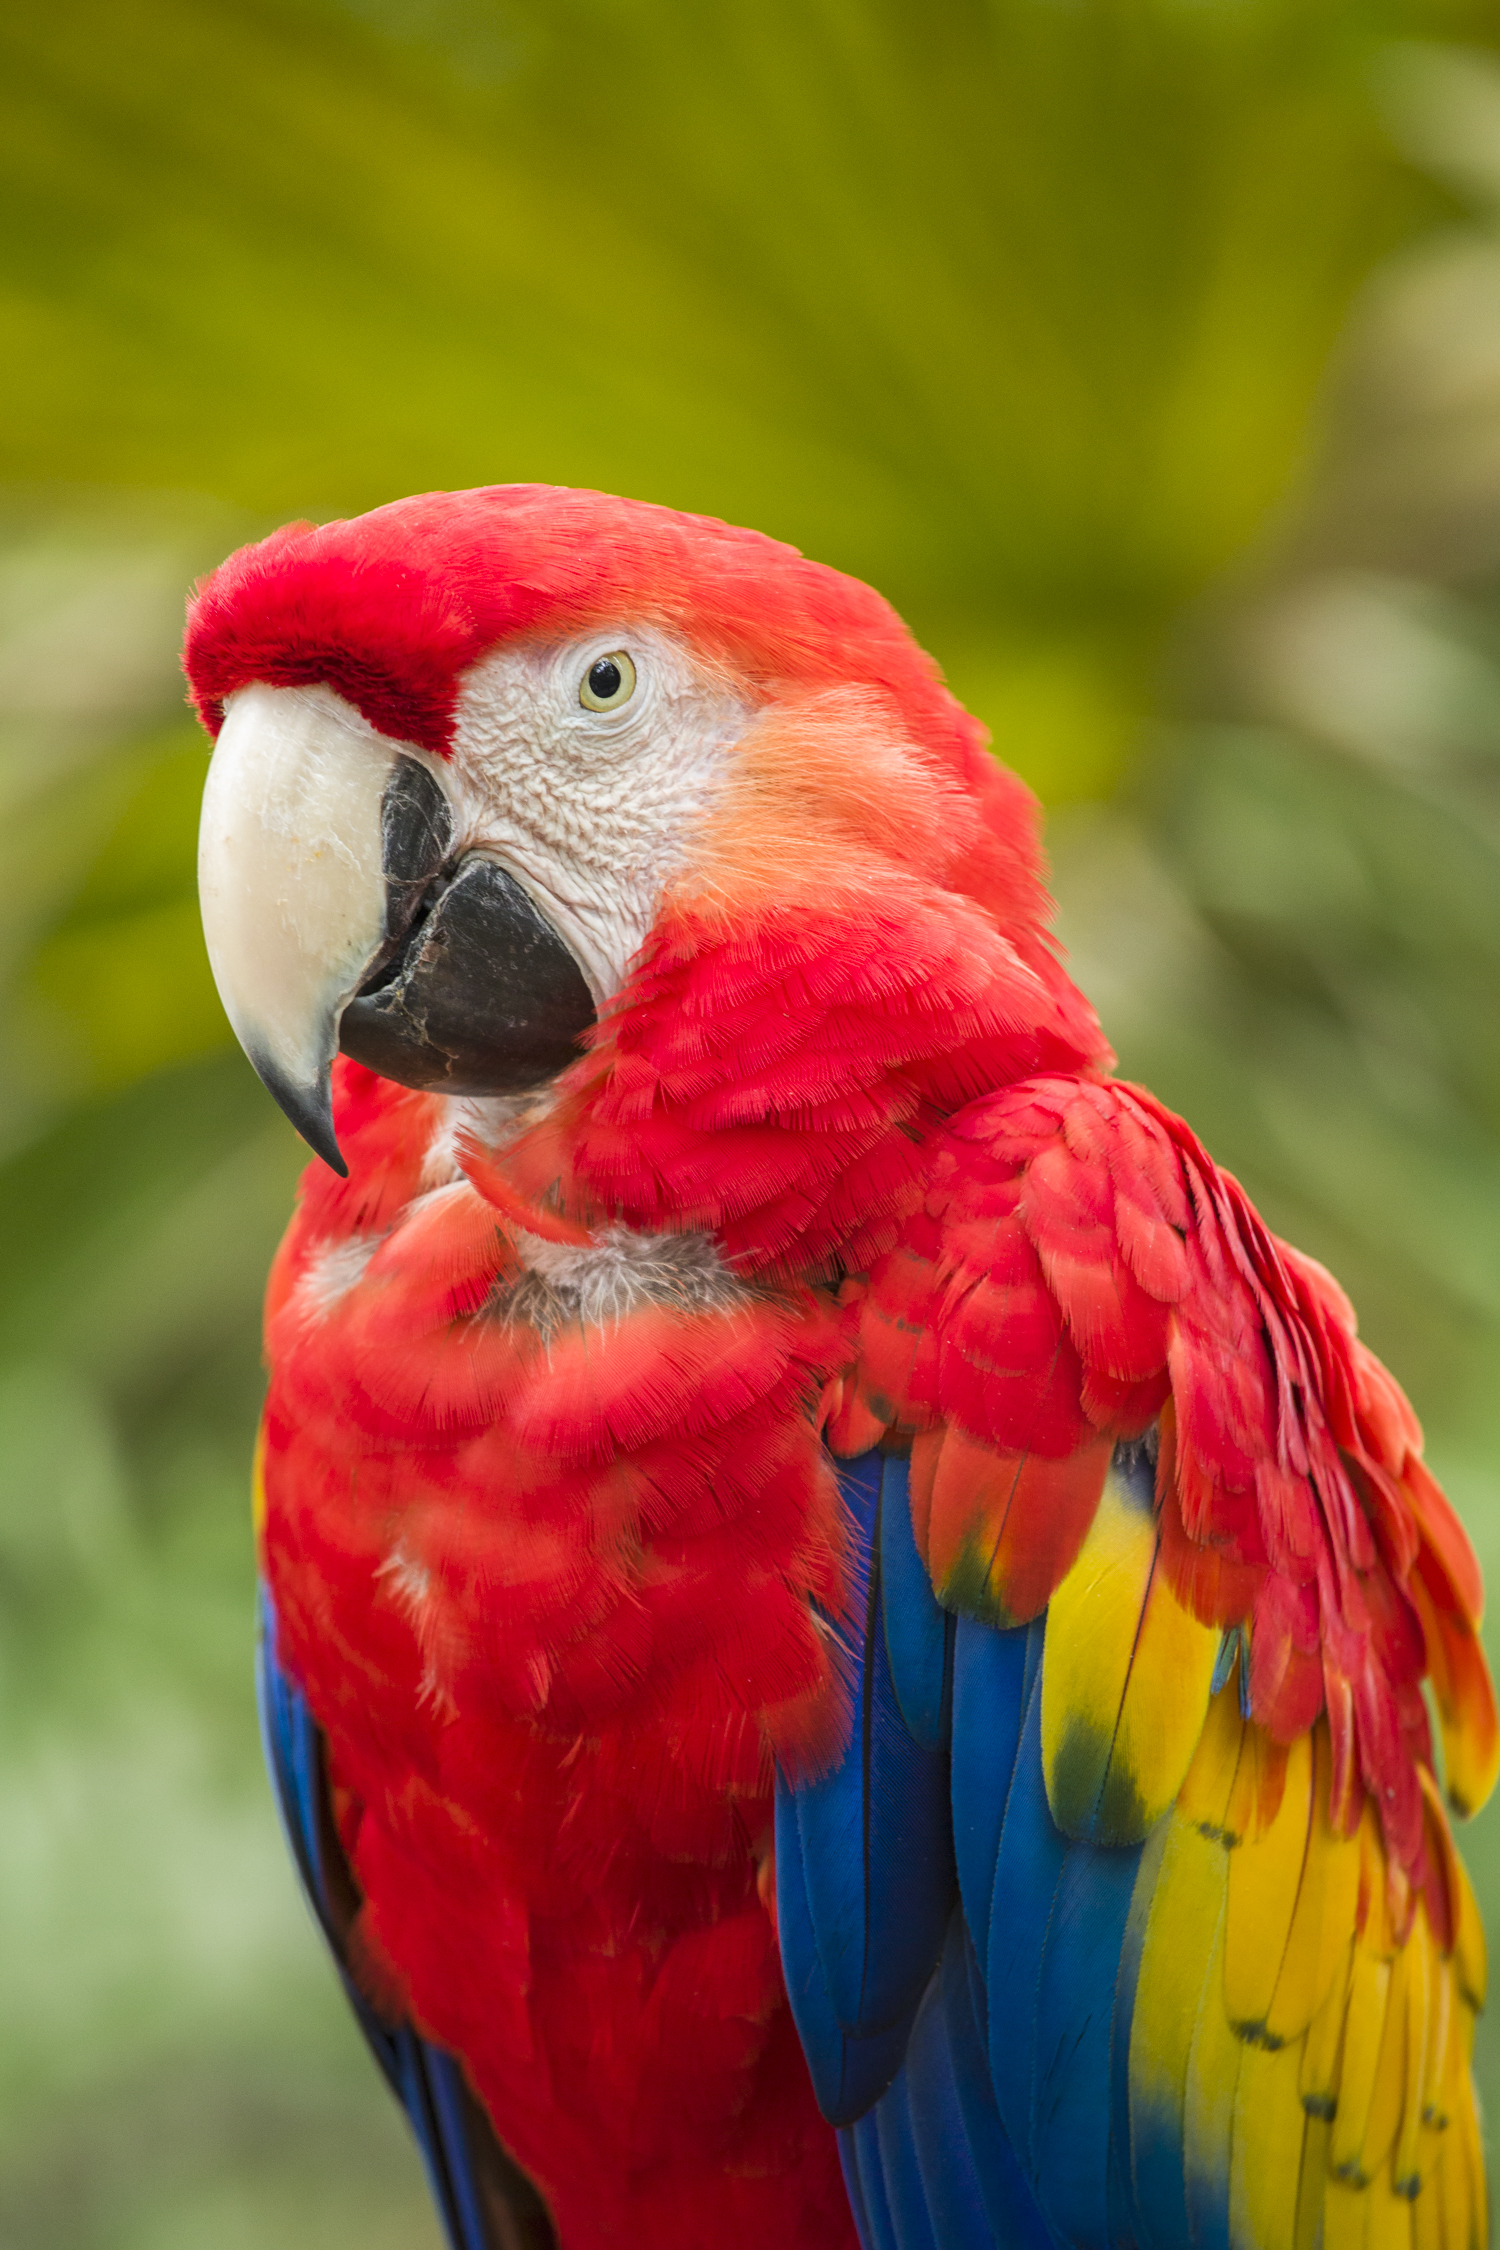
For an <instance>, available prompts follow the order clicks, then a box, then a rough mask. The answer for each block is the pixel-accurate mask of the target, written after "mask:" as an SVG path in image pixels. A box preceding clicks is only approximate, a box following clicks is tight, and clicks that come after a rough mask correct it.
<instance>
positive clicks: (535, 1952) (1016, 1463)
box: [187, 487, 1500, 2250]
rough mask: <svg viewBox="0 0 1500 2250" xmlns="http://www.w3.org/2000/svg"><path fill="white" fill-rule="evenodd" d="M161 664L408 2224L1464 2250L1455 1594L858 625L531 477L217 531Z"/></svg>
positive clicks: (1183, 1135)
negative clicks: (261, 1146) (181, 766)
mask: <svg viewBox="0 0 1500 2250" xmlns="http://www.w3.org/2000/svg"><path fill="white" fill-rule="evenodd" d="M187 668H188V672H189V676H190V679H191V683H192V688H193V692H194V695H195V697H196V700H197V704H198V708H199V710H200V712H201V713H202V716H203V719H204V722H205V724H206V725H207V727H208V728H209V730H210V732H211V733H213V734H214V735H215V736H216V737H217V747H216V749H215V752H214V756H213V762H212V766H211V769H210V773H209V778H208V784H207V790H206V794H205V801H204V814H203V836H202V856H201V881H202V894H203V905H204V918H205V924H206V929H207V934H208V941H209V947H210V953H211V956H212V960H213V964H214V969H215V973H216V976H217V978H218V981H219V987H220V991H221V992H222V994H223V997H224V1000H225V1003H226V1006H227V1008H228V1011H229V1014H230V1017H231V1019H232V1021H233V1023H234V1026H235V1029H236V1032H237V1033H238V1036H239V1038H240V1039H241V1041H242V1042H243V1044H244V1046H245V1048H246V1051H247V1052H248V1054H249V1056H250V1058H251V1060H252V1061H253V1062H254V1064H255V1067H256V1068H257V1070H258V1071H259V1072H260V1074H261V1076H262V1077H263V1078H264V1080H265V1081H266V1083H267V1085H268V1086H269V1087H270V1089H271V1091H272V1092H273V1093H274V1094H275V1096H276V1097H277V1099H278V1100H279V1101H280V1102H281V1104H282V1105H283V1107H284V1108H285V1109H286V1110H287V1112H288V1113H289V1115H290V1116H291V1117H292V1118H293V1120H294V1122H295V1123H296V1124H297V1125H298V1126H299V1128H300V1129H301V1131H302V1133H303V1134H304V1136H305V1137H306V1139H307V1140H308V1141H309V1142H310V1144H311V1145H312V1147H313V1148H314V1149H315V1150H316V1151H317V1152H318V1156H319V1158H320V1159H321V1161H320V1162H317V1163H314V1164H313V1165H312V1166H311V1167H310V1169H309V1170H308V1172H307V1174H306V1177H305V1179H304V1181H303V1186H302V1191H301V1197H300V1201H299V1204H298V1208H297V1212H296V1216H295V1217H294V1219H293V1221H292V1225H291V1229H290V1232H289V1233H288V1235H287V1238H286V1241H285V1243H284V1244H283V1247H282V1249H281V1252H280V1254H279V1256H278V1258H277V1261H276V1265H275V1268H274V1271H273V1274H272V1278H271V1283H270V1291H269V1301H268V1307H267V1327H266V1336H267V1351H268V1357H269V1365H270V1390H269V1396H268V1399H267V1404H266V1410H265V1421H264V1430H263V1440H262V1447H261V1465H262V1466H261V1488H262V1497H261V1503H260V1505H261V1515H260V1555H261V1568H262V1572H263V1581H264V1604H265V1624H264V1632H263V1646H262V1696H263V1711H264V1717H265V1724H266V1734H267V1741H268V1747H269V1753H270V1759H271V1765H272V1769H273V1773H274V1775H275V1778H276V1782H277V1786H278V1789H279V1791H280V1794H281V1800H282V1805H283V1809H284V1812H285V1814H286V1819H287V1825H288V1827H289V1829H290V1832H291V1836H292V1841H293V1844H294V1848H295V1850H296V1853H297V1856H298V1859H299V1863H300V1865H301V1869H302V1873H303V1878H304V1881H305V1883H306V1885H307V1887H308V1889H309V1892H310V1894H311V1896H312V1898H313V1901H314V1904H315V1906H316V1908H317V1911H318V1913H319V1915H320V1916H321V1918H322V1920H323V1923H324V1926H325V1928H326V1930H327V1932H328V1935H329V1938H330V1941H331V1943H332V1945H333V1947H334V1950H335V1952H336V1954H337V1957H338V1960H339V1962H340V1965H341V1968H342V1971H343V1974H344V1977H345V1980H346V1983H347V1985H348V1989H349V1992H350V1996H351V1999H352V2000H353V2002H354V2005H355V2007H356V2008H357V2009H358V2011H359V2013H360V2017H361V2020H362V2022H363V2023H364V2026H365V2028H366V2031H367V2032H368V2034H369V2036H370V2039H371V2042H372V2044H373V2045H374V2047H375V2049H376V2051H377V2054H378V2055H379V2056H380V2058H381V2060H382V2062H383V2063H384V2065H385V2067H386V2069H387V2071H388V2072H389V2074H390V2076H391V2078H392V2081H393V2083H394V2084H395V2086H396V2089H397V2092H398V2093H399V2094H400V2096H401V2098H402V2100H403V2101H404V2102H405V2104H406V2106H407V2109H408V2111H409V2113H410V2115H411V2118H412V2121H413V2124H414V2126H415V2128H416V2131H417V2134H418V2137H419V2140H420V2141H421V2144H422V2147H423V2150H424V2153H425V2155H426V2157H427V2160H428V2164H429V2167H430V2170H431V2173H432V2177H433V2181H434V2185H435V2188H436V2191H437V2194H438V2198H439V2202H440V2205H441V2207H442V2210H443V2214H444V2218H445V2221H446V2224H447V2227H448V2229H449V2232H450V2235H451V2238H452V2240H453V2242H454V2243H455V2245H458V2246H461V2250H483V2246H486V2245H488V2246H494V2245H500V2244H510V2243H519V2242H530V2243H542V2242H547V2241H551V2240H553V2239H554V2235H553V2231H552V2230H553V2229H554V2228H555V2239H557V2240H559V2241H560V2242H561V2243H562V2244H563V2245H564V2246H566V2250H596V2246H600V2250H602V2246H604V2245H607V2244H613V2245H619V2244H637V2243H650V2244H659V2245H666V2246H673V2245H681V2246H686V2245H690V2244H692V2245H697V2244H706V2243H714V2244H720V2245H724V2246H726V2250H729V2246H739V2245H743V2246H745V2250H749V2246H751V2245H755V2246H756V2250H761V2246H763V2245H764V2244H766V2243H770V2244H773V2245H784V2246H786V2250H799V2246H800V2250H814V2246H816V2250H826V2246H831V2245H837V2244H844V2243H852V2242H853V2241H854V2240H855V2238H856V2236H857V2237H858V2239H859V2240H860V2241H861V2242H862V2243H864V2244H865V2245H866V2246H867V2250H977V2246H982V2245H990V2244H1013V2243H1014V2244H1026V2245H1032V2244H1035V2245H1042V2244H1064V2243H1066V2244H1080V2245H1103V2244H1110V2245H1115V2246H1118V2250H1123V2246H1125V2245H1141V2246H1146V2245H1154V2246H1159V2250H1176V2246H1179V2245H1181V2246H1187V2245H1193V2246H1195V2250H1196V2246H1207V2245H1214V2246H1218V2245H1231V2244H1232V2245H1235V2246H1237V2250H1238V2246H1242V2245H1244V2246H1250V2245H1254V2246H1258V2250H1312V2246H1313V2245H1315V2244H1322V2245H1324V2246H1325V2250H1334V2246H1335V2245H1343V2244H1353V2243H1356V2242H1357V2243H1359V2244H1361V2245H1368V2246H1369V2250H1386V2246H1387V2245H1392V2244H1397V2243H1399V2244H1400V2245H1402V2246H1403V2250H1428V2246H1438V2245H1441V2246H1443V2250H1466V2246H1468V2245H1471V2244H1479V2243H1482V2242H1483V2240H1484V2239H1485V2229H1486V2214H1485V2190H1484V2181H1483V2171H1482V2161H1481V2155H1480V2144H1479V2136H1478V2127H1477V2122H1476V2115H1475V2105H1474V2097H1473V2091H1472V2086H1471V2079H1470V2050H1471V2041H1472V2034H1473V2023H1474V2014H1475V2011H1476V2009H1477V2008H1478V2006H1479V2005H1480V2003H1481V2001H1482V1999H1483V1994H1484V1979H1485V1953H1484V1939H1483V1934H1482V1931H1481V1928H1480V1924H1479V1920H1478V1917H1477V1913H1476V1908H1475V1902H1474V1897H1473V1893H1472V1891H1471V1889H1470V1886H1469V1883H1468V1879H1467V1877H1466V1875H1465V1873H1464V1870H1463V1867H1462V1864H1461V1862H1460V1860H1459V1858H1458V1856H1457V1854H1456V1852H1455V1850H1454V1847H1453V1843H1452V1839H1451V1836H1450V1832H1449V1826H1448V1821H1447V1817H1446V1815H1445V1812H1444V1809H1443V1802H1442V1798H1441V1796H1440V1793H1439V1789H1438V1785H1437V1782H1436V1780H1435V1778H1434V1759H1433V1752H1432V1746H1431V1742H1430V1737H1429V1725H1428V1716H1427V1708H1426V1704H1425V1702H1424V1697H1423V1686H1422V1683H1423V1680H1424V1678H1425V1679H1427V1680H1428V1681H1429V1682H1430V1686H1431V1690H1432V1694H1433V1697H1434V1700H1435V1705H1436V1709H1437V1714H1438V1718H1439V1721H1440V1726H1441V1732H1442V1737H1443V1756H1444V1767H1445V1779H1446V1791H1447V1797H1448V1800H1449V1802H1450V1803H1452V1804H1453V1805H1455V1806H1456V1807H1457V1808H1458V1809H1459V1810H1460V1811H1468V1810H1471V1809H1473V1808H1474V1807H1475V1806H1477V1805H1478V1803H1480V1802H1481V1801H1482V1799H1483V1798H1484V1796H1485V1795H1486V1793H1487V1792H1488V1790H1489V1789H1490V1787H1491V1784H1492V1782H1493V1780H1494V1777H1495V1770H1496V1762H1497V1753H1500V1735H1497V1726H1496V1713H1495V1702H1494V1695H1493V1690H1492V1687H1491V1684H1490V1678H1489V1674H1488V1671H1487V1669H1486V1666H1485V1661H1484V1657H1483V1655H1482V1653H1481V1649H1480V1644H1479V1640H1478V1638H1477V1627H1478V1622H1479V1613H1480V1598H1481V1590H1480V1582H1479V1573H1478V1569H1477V1566H1476V1563H1475V1560H1474V1557H1473V1554H1472V1552H1471V1549H1470V1547H1469V1544H1468V1541H1467V1539H1466V1538H1465V1535H1464V1533H1463V1531H1462V1529H1461V1527H1460V1525H1459V1523H1458V1521H1457V1519H1456V1517H1455V1516H1454V1514H1453V1512H1452V1510H1451V1509H1450V1507H1449V1505H1448V1503H1447V1501H1446V1500H1445V1499H1444V1497H1443V1495H1442V1493H1441V1492H1440V1491H1439V1489H1438V1487H1437V1485H1436V1484H1435V1483H1434V1481H1433V1479H1432V1477H1431V1475H1430V1474H1429V1472H1428V1471H1427V1469H1426V1468H1425V1467H1424V1466H1423V1463H1422V1459H1421V1437H1420V1432H1419V1430H1418V1427H1417V1424H1416V1422H1415V1420H1414V1418H1413V1416H1412V1413H1411V1410H1410V1408H1409V1407H1408V1405H1407V1403H1406V1400H1405V1399H1404V1398H1403V1396H1402V1394H1401V1392H1400V1391H1399V1390H1398V1388H1397V1386H1396V1385H1395V1383H1394V1382H1393V1381H1392V1379H1391V1378H1390V1376H1389V1375H1388V1374H1387V1373H1386V1372H1385V1371H1384V1369H1383V1368H1382V1367H1381V1366H1380V1365H1379V1364H1378V1362H1377V1361H1376V1360H1375V1359H1374V1358H1373V1357H1372V1356H1371V1354H1370V1353H1369V1352H1368V1351H1366V1350H1365V1348H1364V1347H1363V1345H1362V1344H1361V1343H1360V1342H1359V1341H1358V1339H1357V1337H1356V1335H1355V1330H1354V1320H1353V1315H1352V1313H1351V1312H1350V1309H1349V1306H1348V1304H1347V1302H1346V1300H1345V1299H1344V1297H1343V1296H1342V1294H1341V1293H1340V1291H1339V1289H1338V1288H1337V1286H1336V1284H1335V1283H1334V1282H1333V1281H1332V1280H1331V1279H1330V1277H1329V1276H1328V1275H1327V1274H1326V1273H1325V1272H1324V1271H1323V1270H1322V1268H1321V1267H1319V1266H1317V1265H1315V1264H1314V1263H1313V1262H1312V1261H1311V1260H1309V1259H1307V1258H1305V1257H1303V1256H1301V1255H1300V1254H1299V1253H1298V1252H1296V1251H1295V1250H1293V1249H1291V1248H1290V1247H1289V1246H1288V1245H1287V1244H1285V1243H1282V1242H1280V1241H1278V1240H1277V1239H1276V1238H1275V1237H1274V1236H1272V1235H1271V1234H1270V1233H1269V1232H1268V1230H1267V1229H1266V1227H1265V1226H1264V1224H1263V1223H1262V1222H1261V1220H1260V1219H1259V1218H1258V1217H1257V1215H1256V1213H1255V1211H1254V1210H1253V1209H1252V1208H1251V1206H1250V1204H1249V1202H1248V1201H1247V1199H1246V1197H1245V1195H1244V1193H1243V1192H1242V1190H1241V1189H1240V1188H1239V1187H1238V1185H1237V1184H1236V1183H1235V1181H1234V1180H1232V1179H1231V1178H1229V1177H1228V1176H1227V1175H1226V1174H1224V1173H1222V1172H1220V1171H1219V1170H1218V1169H1217V1168H1216V1167H1215V1165H1214V1164H1213V1162H1212V1161H1211V1159H1210V1158H1209V1157H1208V1156H1207V1155H1206V1154H1205V1152H1204V1150H1203V1148H1202V1147H1201V1146H1200V1145H1199V1143H1198V1142H1197V1141H1196V1140H1195V1139H1194V1137H1193V1135H1192V1134H1191V1133H1190V1131H1189V1130H1188V1128H1187V1127H1186V1126H1185V1125H1183V1124H1182V1123H1181V1122H1180V1121H1179V1120H1178V1119H1177V1118H1175V1117H1173V1116H1171V1115H1170V1114H1169V1113H1168V1112H1167V1111H1165V1110H1164V1109H1163V1108H1162V1107H1161V1105H1160V1104H1159V1103H1157V1102H1156V1101H1155V1100H1153V1098H1152V1097H1151V1096H1150V1095H1149V1094H1148V1093H1146V1092H1144V1091H1143V1090H1142V1089H1140V1088H1138V1087H1133V1086H1129V1085H1125V1084H1122V1083H1120V1082H1119V1081H1117V1080H1116V1079H1115V1078H1113V1077H1112V1076H1111V1074H1110V1069H1111V1060H1112V1058H1111V1056H1110V1052H1109V1049H1108V1047H1107V1045H1106V1043H1105V1040H1104V1037H1103V1035H1102V1033H1101V1031H1100V1028H1099V1025H1098V1022H1097V1020H1096V1018H1095V1016H1094V1013H1093V1010H1092V1009H1091V1008H1090V1007H1089V1005H1088V1003H1087V1002H1086V1001H1085V1000H1084V998H1083V997H1082V995H1081V994H1080V993H1079V992H1078V991H1077V990H1076V989H1075V988H1074V986H1073V985H1072V984H1071V983H1070V982H1069V980H1068V977H1067V976H1066V974H1065V972H1064V970H1063V967H1062V965H1061V961H1060V958H1059V956H1058V953H1057V951H1056V949H1055V947H1054V946H1053V944H1052V942H1051V941H1050V939H1049V937H1048V934H1047V922H1048V916H1049V910H1050V902H1049V899H1048V895H1047V891H1046V888H1045V884H1044V877H1043V869H1042V862H1041V858H1040V853H1039V847H1038V841H1037V826H1036V809H1035V806H1034V804H1033V802H1032V800H1031V798H1030V796H1029V795H1028V793H1027V792H1026V790H1025V789H1024V788H1023V787H1022V785H1021V784H1020V783H1019V782H1018V781H1017V780H1016V779H1015V778H1014V777H1013V776H1012V775H1011V774H1009V773H1008V772H1007V771H1006V770H1005V768H1004V767H1003V766H1001V765H1000V764H999V763H998V762H996V761H995V760H994V759H992V758H991V756H990V755H989V753H988V750H987V748H986V743H985V737H984V735H983V733H982V730H981V729H980V728H979V726H978V725H977V724H976V723H975V722H974V721H973V720H972V719H971V718H970V717H969V716H968V715H967V714H966V713H965V712H964V711H963V710H962V709H961V708H960V707H959V706H958V704H957V703H956V702H955V701H954V699H953V698H952V697H951V696H950V695H949V694H948V693H947V691H946V689H945V688H944V686H943V684H942V681H941V679H940V676H939V674H938V672H937V670H936V668H935V666H934V665H933V664H932V663H931V662H930V660H929V659H928V658H927V657H926V656H925V655H923V654H922V652H921V651H920V650H919V649H918V648H917V646H916V645H915V643H914V642H913V641H912V640H911V639H910V637H909V636H908V634H907V633H906V631H905V629H904V628H903V626H902V625H901V624H900V622H899V620H898V619H897V618H896V616H895V615H894V613H893V612H892V611H891V610H890V609H889V608H888V607H887V606H886V604H885V603H884V602H883V601H881V600H880V598H879V597H878V596H877V595H876V594H874V593H873V592H871V591H870V590H869V589H868V588H867V587H865V586H862V585H859V584H857V583H855V582H854V581H852V580H850V579H847V578H844V577H841V576H840V575H838V574H837V573H836V572H834V571H832V570H829V569H825V568H823V567H821V566H819V565H816V564H814V563H811V562H808V561H805V560H804V559H802V558H801V557H800V556H799V555H797V554H796V553H795V552H793V551H792V550H791V549H789V548H786V547H783V546H779V545H777V544H776V543H774V542H773V541H771V540H769V539H765V538H762V537H759V536H758V535H756V534H754V533H751V532H746V531H739V530H732V529H728V528H726V527H725V526H723V525H721V524H718V523H712V522H708V521H704V520H702V519H699V518H695V517H690V516H684V515H679V514H675V513H673V512H670V511H668V510H665V509H659V508H651V507H645V506H641V505H637V504H634V503H631V502H627V501H623V500H615V499H609V498H604V497H601V496H599V495H597V494H592V493H582V492H571V491H562V490H553V489H548V488H539V487H501V488H494V489H488V490H482V491H476V492H467V493H457V494H443V493H439V494H432V495H429V496H427V497H425V498H419V499H412V500H405V501H400V502H398V503H396V504H395V505H393V506H390V507H386V508H382V509H378V510H376V511H375V512H374V513H373V514H371V515H368V516H365V517H362V518H360V519H358V520H357V521H354V522H350V523H334V524H329V525H326V526H324V527H322V528H320V529H315V528H313V527H311V526H309V525H306V524H298V525H293V526H291V527H289V528H288V529H286V530H284V531H281V532H279V533H277V534H276V535H275V536H274V537H273V538H270V539H268V540H266V541H264V542H263V543H262V544H260V545H259V546H255V547H250V548H247V549H245V550H244V551H242V552H241V553H239V554H237V555H235V556H233V557H232V558H231V559H230V560H229V561H228V562H227V563H225V564H224V566H223V567H222V568H221V569H220V570H219V571H218V572H216V573H215V574H214V575H213V576H212V577H211V578H210V579H209V580H208V581H207V582H206V583H205V584H204V585H203V586H202V587H201V588H200V590H199V592H198V594H197V596H196V599H195V602H194V604H193V608H192V612H191V618H190V624H189V631H188V640H187ZM336 1057H337V1059H336Z"/></svg>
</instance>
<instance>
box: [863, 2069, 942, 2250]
mask: <svg viewBox="0 0 1500 2250" xmlns="http://www.w3.org/2000/svg"><path fill="white" fill-rule="evenodd" d="M907 2089H908V2082H907V2075H906V2072H905V2071H904V2070H903V2071H902V2072H901V2075H900V2076H899V2077H898V2078H897V2080H896V2082H895V2084H894V2085H893V2086H892V2087H891V2090H890V2092H889V2093H888V2094H887V2095H886V2096H885V2099H884V2100H883V2101H881V2102H880V2103H879V2104H878V2105H877V2106H876V2108H875V2109H874V2110H873V2111H872V2113H871V2114H872V2115H873V2117H874V2119H875V2126H876V2137H877V2140H878V2144H879V2148H880V2165H881V2171H882V2173H883V2175H884V2179H885V2192H886V2200H887V2202H888V2204H889V2207H890V2213H891V2223H892V2225H893V2227H894V2229H895V2235H896V2241H897V2244H898V2245H899V2250H938V2243H937V2239H936V2237H935V2236H934V2233H933V2228H932V2213H931V2211H930V2210H929V2208H928V2203H927V2191H926V2189H925V2187H924V2186H923V2184H922V2160H921V2157H920V2156H919V2154H918V2152H917V2138H916V2135H915V2133H914V2132H913V2131H912V2122H911V2105H910V2101H909V2099H908V2090H907Z"/></svg>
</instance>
